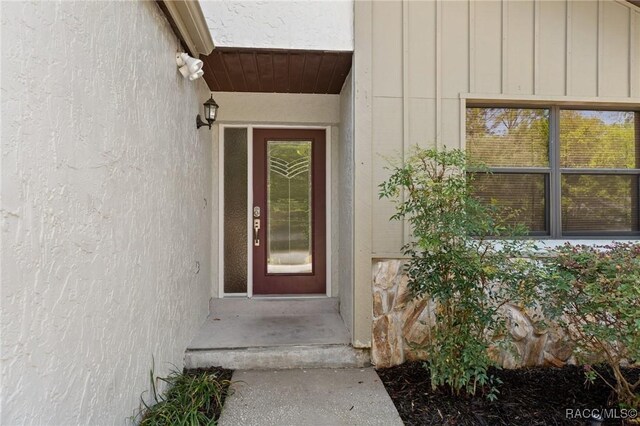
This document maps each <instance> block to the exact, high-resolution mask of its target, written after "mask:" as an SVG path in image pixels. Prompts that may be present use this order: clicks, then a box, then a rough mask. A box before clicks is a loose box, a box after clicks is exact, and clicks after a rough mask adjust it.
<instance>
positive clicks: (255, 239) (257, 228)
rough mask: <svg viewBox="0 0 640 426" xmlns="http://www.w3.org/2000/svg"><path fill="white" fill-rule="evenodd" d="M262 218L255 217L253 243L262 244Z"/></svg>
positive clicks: (255, 244)
mask: <svg viewBox="0 0 640 426" xmlns="http://www.w3.org/2000/svg"><path fill="white" fill-rule="evenodd" d="M259 233H260V219H253V245H254V246H256V247H258V246H259V245H260V235H259Z"/></svg>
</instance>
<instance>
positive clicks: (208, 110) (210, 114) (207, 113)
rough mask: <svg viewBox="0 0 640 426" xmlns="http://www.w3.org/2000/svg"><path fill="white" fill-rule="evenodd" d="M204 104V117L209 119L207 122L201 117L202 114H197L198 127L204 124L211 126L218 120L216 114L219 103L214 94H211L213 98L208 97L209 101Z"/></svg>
mask: <svg viewBox="0 0 640 426" xmlns="http://www.w3.org/2000/svg"><path fill="white" fill-rule="evenodd" d="M203 105H204V118H205V119H206V120H207V122H206V123H205V122H204V121H202V118H200V114H198V115H197V116H196V127H197V128H198V129H199V128H200V127H202V126H209V128H211V125H212V124H213V122H214V121H216V115H217V114H218V104H217V103H216V101H214V100H213V95H211V99H207V101H206V102H205V103H204V104H203Z"/></svg>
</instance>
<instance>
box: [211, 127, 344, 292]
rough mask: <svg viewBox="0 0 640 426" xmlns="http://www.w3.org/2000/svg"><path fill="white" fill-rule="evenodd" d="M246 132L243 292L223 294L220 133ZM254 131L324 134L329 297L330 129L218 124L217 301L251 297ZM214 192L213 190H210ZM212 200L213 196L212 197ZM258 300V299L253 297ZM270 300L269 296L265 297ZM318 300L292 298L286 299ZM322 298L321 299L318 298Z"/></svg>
mask: <svg viewBox="0 0 640 426" xmlns="http://www.w3.org/2000/svg"><path fill="white" fill-rule="evenodd" d="M227 128H241V129H247V292H246V293H225V292H224V237H225V235H224V130H225V129H227ZM254 129H314V130H317V129H323V130H325V149H326V155H325V156H326V158H325V162H326V164H325V174H326V176H325V180H326V184H325V209H326V212H327V213H326V215H325V216H326V221H327V223H326V229H325V234H326V236H325V238H326V246H327V247H326V250H327V255H326V269H327V271H326V277H327V279H326V284H325V285H326V297H331V126H304V125H290V124H281V125H278V124H219V125H218V132H219V133H218V297H219V298H224V297H249V298H252V297H254V295H253V245H252V241H253V216H252V212H253V130H254ZM214 190H215V189H214ZM214 197H215V194H214ZM256 297H260V296H256ZM267 297H269V298H273V296H267ZM313 297H318V296H305V295H302V294H301V295H293V296H287V298H297V299H299V298H313ZM322 297H324V296H322Z"/></svg>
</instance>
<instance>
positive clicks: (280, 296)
mask: <svg viewBox="0 0 640 426" xmlns="http://www.w3.org/2000/svg"><path fill="white" fill-rule="evenodd" d="M251 299H269V300H280V299H286V300H292V299H329V296H327V295H326V294H258V295H253V297H251Z"/></svg>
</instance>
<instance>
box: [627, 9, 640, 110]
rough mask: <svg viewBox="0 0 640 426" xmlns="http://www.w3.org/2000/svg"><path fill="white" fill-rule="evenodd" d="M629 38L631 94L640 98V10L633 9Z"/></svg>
mask: <svg viewBox="0 0 640 426" xmlns="http://www.w3.org/2000/svg"><path fill="white" fill-rule="evenodd" d="M629 40H630V47H629V69H630V71H629V95H630V96H633V97H638V98H640V12H634V11H631V16H630V32H629Z"/></svg>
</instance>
